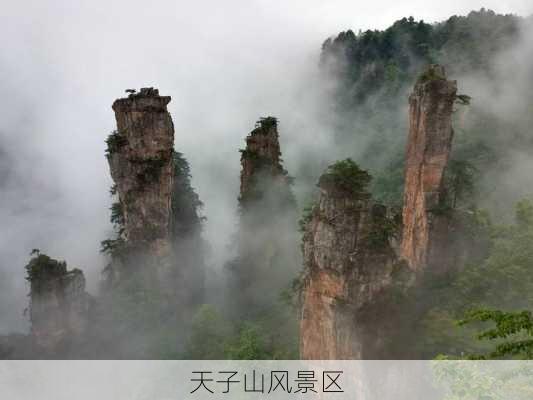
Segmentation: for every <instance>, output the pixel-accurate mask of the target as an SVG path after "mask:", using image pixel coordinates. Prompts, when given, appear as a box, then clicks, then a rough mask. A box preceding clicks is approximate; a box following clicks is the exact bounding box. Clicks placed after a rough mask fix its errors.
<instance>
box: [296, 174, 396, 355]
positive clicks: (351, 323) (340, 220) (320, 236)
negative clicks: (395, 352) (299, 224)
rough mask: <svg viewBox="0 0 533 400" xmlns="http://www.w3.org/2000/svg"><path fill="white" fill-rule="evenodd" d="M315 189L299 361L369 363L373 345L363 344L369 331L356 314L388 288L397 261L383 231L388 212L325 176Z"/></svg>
mask: <svg viewBox="0 0 533 400" xmlns="http://www.w3.org/2000/svg"><path fill="white" fill-rule="evenodd" d="M319 188H320V196H319V200H318V204H317V205H316V206H315V207H314V208H313V210H312V214H311V216H310V220H309V222H308V223H307V226H306V230H305V233H304V237H303V253H304V265H305V274H306V275H305V277H304V280H303V290H302V301H303V307H302V316H301V323H300V356H301V358H302V359H361V358H372V357H373V354H371V353H370V351H369V349H370V348H375V344H374V343H373V344H372V345H371V346H370V345H367V342H368V340H369V332H368V328H369V326H368V325H367V324H366V323H360V321H359V320H358V315H359V313H360V312H361V311H363V310H364V308H365V306H367V305H370V304H372V303H374V302H375V301H376V300H377V299H378V298H379V295H380V293H381V292H382V291H383V290H384V289H385V288H387V287H389V286H390V285H391V283H392V278H391V275H392V272H393V268H394V260H395V257H394V254H393V250H392V248H391V246H390V243H389V240H388V238H387V236H386V234H385V235H384V234H383V232H382V231H381V230H382V229H383V227H384V226H385V225H386V224H384V221H385V220H386V218H387V216H386V210H385V208H384V207H383V206H379V205H377V204H374V203H373V202H372V201H371V199H370V196H369V195H368V194H367V193H353V192H350V191H346V190H343V189H341V188H339V187H337V186H336V185H335V184H333V183H331V182H328V181H327V180H325V179H324V177H322V178H321V181H320V184H319ZM372 336H374V337H372ZM370 340H374V341H375V340H376V337H375V335H372V334H370Z"/></svg>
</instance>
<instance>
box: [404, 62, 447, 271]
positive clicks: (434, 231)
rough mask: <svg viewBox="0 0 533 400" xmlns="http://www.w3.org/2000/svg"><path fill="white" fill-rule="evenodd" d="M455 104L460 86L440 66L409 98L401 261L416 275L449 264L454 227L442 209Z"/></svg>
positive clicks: (434, 67)
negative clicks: (448, 242) (450, 232)
mask: <svg viewBox="0 0 533 400" xmlns="http://www.w3.org/2000/svg"><path fill="white" fill-rule="evenodd" d="M456 98H457V83H456V81H450V80H448V79H446V73H445V71H444V68H443V67H441V66H439V65H431V66H429V67H428V69H427V70H426V71H425V72H424V73H423V74H422V75H421V76H420V77H419V79H418V81H417V82H416V84H415V87H414V90H413V93H412V94H411V95H410V97H409V136H408V139H407V153H406V169H405V188H404V200H403V213H402V219H403V232H402V241H401V249H400V253H401V254H400V255H401V257H402V258H403V259H405V260H406V261H407V263H408V265H409V267H410V268H411V269H413V270H415V271H420V270H421V269H424V268H426V267H428V266H429V265H433V266H434V264H440V266H441V267H442V266H443V264H444V262H443V258H445V255H446V254H445V253H446V252H445V251H442V250H443V246H445V244H446V236H447V230H448V223H449V218H448V217H447V216H446V215H445V210H444V205H443V200H444V196H445V192H446V189H445V187H444V174H445V170H446V166H447V164H448V161H449V158H450V152H451V147H452V139H453V128H452V113H453V105H454V102H455V100H456ZM435 268H438V267H437V266H435Z"/></svg>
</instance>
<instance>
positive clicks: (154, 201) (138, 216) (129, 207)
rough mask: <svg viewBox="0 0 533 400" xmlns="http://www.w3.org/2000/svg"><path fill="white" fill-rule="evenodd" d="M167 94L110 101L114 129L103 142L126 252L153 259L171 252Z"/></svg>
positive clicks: (148, 92) (171, 171)
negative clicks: (122, 228)
mask: <svg viewBox="0 0 533 400" xmlns="http://www.w3.org/2000/svg"><path fill="white" fill-rule="evenodd" d="M169 102H170V96H159V92H158V90H157V89H152V88H143V89H141V91H140V92H139V93H136V94H135V93H134V94H131V95H129V96H128V97H127V98H122V99H118V100H116V101H115V102H114V103H113V110H114V111H115V117H116V120H117V130H116V132H114V133H113V134H112V135H111V136H110V137H109V139H108V141H107V143H108V161H109V166H110V169H111V176H112V178H113V180H114V181H115V183H116V191H117V193H118V196H119V200H120V206H121V209H122V215H123V227H124V232H123V234H124V239H125V241H126V243H127V245H128V247H130V248H134V249H140V250H143V251H147V252H148V254H151V255H155V256H166V255H167V254H168V253H169V252H170V220H171V197H172V188H173V174H174V167H173V161H172V156H173V148H174V126H173V124H172V119H171V117H170V114H169V112H168V111H167V104H168V103H169Z"/></svg>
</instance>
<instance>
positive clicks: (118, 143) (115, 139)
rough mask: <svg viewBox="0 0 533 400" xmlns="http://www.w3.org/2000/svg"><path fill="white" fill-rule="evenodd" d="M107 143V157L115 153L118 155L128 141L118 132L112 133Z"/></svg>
mask: <svg viewBox="0 0 533 400" xmlns="http://www.w3.org/2000/svg"><path fill="white" fill-rule="evenodd" d="M105 142H106V144H107V149H106V156H107V157H109V156H111V154H113V153H116V152H117V151H118V150H119V149H120V148H121V147H122V146H125V145H126V144H128V140H127V139H126V138H125V137H124V135H121V134H120V133H119V132H118V131H113V132H111V133H110V134H109V136H108V137H107V139H106V141H105Z"/></svg>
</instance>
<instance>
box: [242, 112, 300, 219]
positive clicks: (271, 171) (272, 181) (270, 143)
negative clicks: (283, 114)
mask: <svg viewBox="0 0 533 400" xmlns="http://www.w3.org/2000/svg"><path fill="white" fill-rule="evenodd" d="M280 156H281V150H280V145H279V134H278V127H277V119H276V118H274V117H266V118H261V119H260V120H259V121H258V123H257V126H256V128H255V129H254V130H253V131H252V132H251V133H250V134H249V135H248V136H247V137H246V148H245V149H244V150H241V165H242V170H241V188H240V198H239V200H240V205H241V207H242V208H244V209H245V208H246V207H247V206H248V204H250V203H252V204H253V203H254V202H258V201H261V200H263V199H265V197H266V196H268V192H269V191H270V190H272V186H273V185H275V186H279V187H278V189H280V190H282V191H285V192H286V193H287V195H289V192H290V190H289V185H288V184H289V178H288V176H287V172H286V171H285V170H284V169H283V166H282V165H281V158H280ZM290 196H292V195H290ZM276 200H278V201H280V202H281V201H284V200H286V199H284V198H283V197H280V198H278V199H276Z"/></svg>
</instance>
